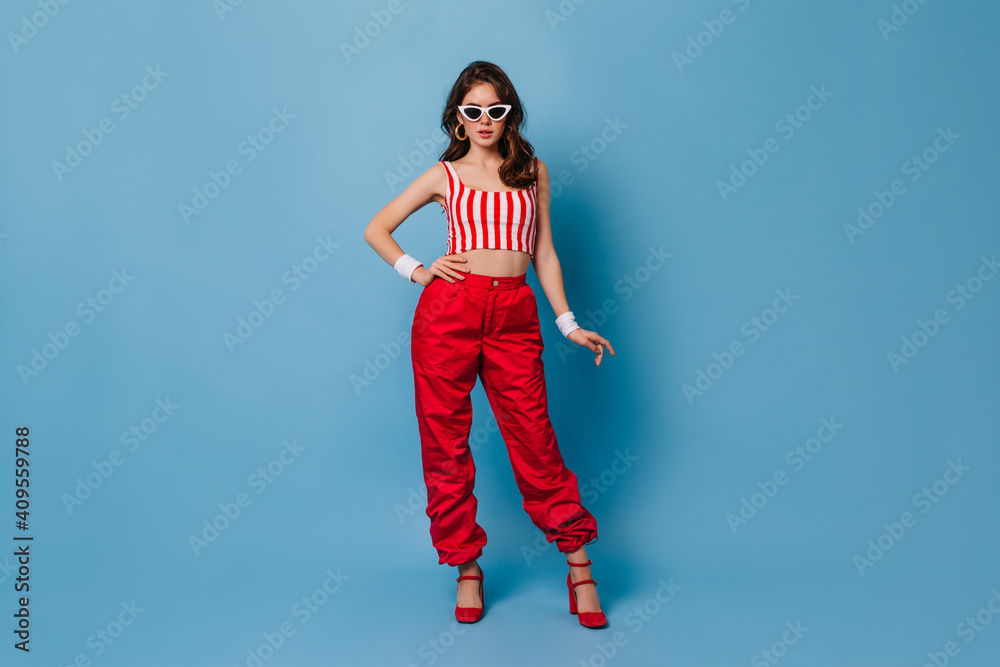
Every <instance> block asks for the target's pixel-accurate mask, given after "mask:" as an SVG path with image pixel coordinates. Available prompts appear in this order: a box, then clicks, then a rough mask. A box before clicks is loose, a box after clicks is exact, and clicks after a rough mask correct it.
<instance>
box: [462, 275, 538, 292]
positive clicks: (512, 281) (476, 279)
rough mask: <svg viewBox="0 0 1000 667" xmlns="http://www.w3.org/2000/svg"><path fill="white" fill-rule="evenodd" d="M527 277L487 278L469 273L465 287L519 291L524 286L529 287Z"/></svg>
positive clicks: (464, 283) (464, 282)
mask: <svg viewBox="0 0 1000 667" xmlns="http://www.w3.org/2000/svg"><path fill="white" fill-rule="evenodd" d="M527 275H528V274H526V273H522V274H521V275H519V276H487V275H485V274H482V273H467V274H465V280H463V281H461V282H462V284H463V285H467V286H469V287H480V288H483V289H489V290H499V289H517V288H518V287H521V286H522V285H527V284H528V281H527Z"/></svg>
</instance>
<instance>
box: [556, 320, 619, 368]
mask: <svg viewBox="0 0 1000 667" xmlns="http://www.w3.org/2000/svg"><path fill="white" fill-rule="evenodd" d="M566 337H567V338H569V339H570V340H571V341H573V342H574V343H576V344H577V345H582V346H584V347H589V348H590V349H591V350H593V351H594V353H595V354H596V355H597V358H596V359H594V363H595V364H597V365H598V366H600V365H601V359H602V358H603V357H604V347H605V346H607V348H608V351H609V352H611V354H612V355H614V353H615V348H613V347H611V343H609V342H608V339H607V338H604V337H603V336H599V335H598V334H597V333H596V332H594V331H587V330H586V329H583V328H580V329H573V330H572V331H570V332H569V335H568V336H566Z"/></svg>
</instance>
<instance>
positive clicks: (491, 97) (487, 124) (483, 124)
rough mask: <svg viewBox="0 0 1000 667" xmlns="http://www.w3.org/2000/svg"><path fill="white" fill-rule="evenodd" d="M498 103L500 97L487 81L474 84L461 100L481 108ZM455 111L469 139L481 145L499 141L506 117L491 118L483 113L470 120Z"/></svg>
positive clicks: (462, 102) (490, 144)
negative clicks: (477, 117) (499, 118)
mask: <svg viewBox="0 0 1000 667" xmlns="http://www.w3.org/2000/svg"><path fill="white" fill-rule="evenodd" d="M500 103H501V102H500V98H499V97H497V93H496V91H495V90H494V89H493V85H492V84H489V83H477V84H475V85H474V86H472V88H470V89H469V92H467V93H466V94H465V97H463V98H462V101H461V105H462V106H465V105H466V104H475V105H476V106H478V107H482V108H483V109H486V108H489V107H491V106H493V105H494V104H500ZM455 113H456V114H458V122H460V123H462V124H464V125H465V133H466V134H467V135H468V136H469V141H472V142H475V143H476V144H478V145H480V146H483V147H486V146H492V145H493V144H495V143H497V142H498V141H500V137H502V136H503V131H504V129H506V127H507V125H506V123H507V118H504V119H503V120H493V119H492V118H490V116H489V114H486V113H484V114H482V115H481V116H480V117H479V120H477V121H471V120H469V119H468V118H466V117H465V116H463V115H462V112H461V111H456V112H455ZM508 117H509V116H508Z"/></svg>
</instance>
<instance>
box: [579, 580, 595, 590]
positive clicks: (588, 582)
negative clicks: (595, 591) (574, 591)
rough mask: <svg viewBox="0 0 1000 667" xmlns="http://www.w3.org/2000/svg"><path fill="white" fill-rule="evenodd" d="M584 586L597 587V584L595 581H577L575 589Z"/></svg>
mask: <svg viewBox="0 0 1000 667" xmlns="http://www.w3.org/2000/svg"><path fill="white" fill-rule="evenodd" d="M583 584H594V585H595V586H596V585H597V582H596V581H594V580H593V579H584V580H583V581H577V582H575V583H574V584H573V587H574V588H576V587H577V586H582V585H583Z"/></svg>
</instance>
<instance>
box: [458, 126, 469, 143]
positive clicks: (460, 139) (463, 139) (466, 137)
mask: <svg viewBox="0 0 1000 667" xmlns="http://www.w3.org/2000/svg"><path fill="white" fill-rule="evenodd" d="M459 129H462V130H464V129H465V125H464V124H463V123H459V124H458V127H456V128H455V138H456V139H458V140H459V141H465V140H466V139H468V138H469V134H468V132H466V133H465V136H462V137H460V136H458V130H459Z"/></svg>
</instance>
